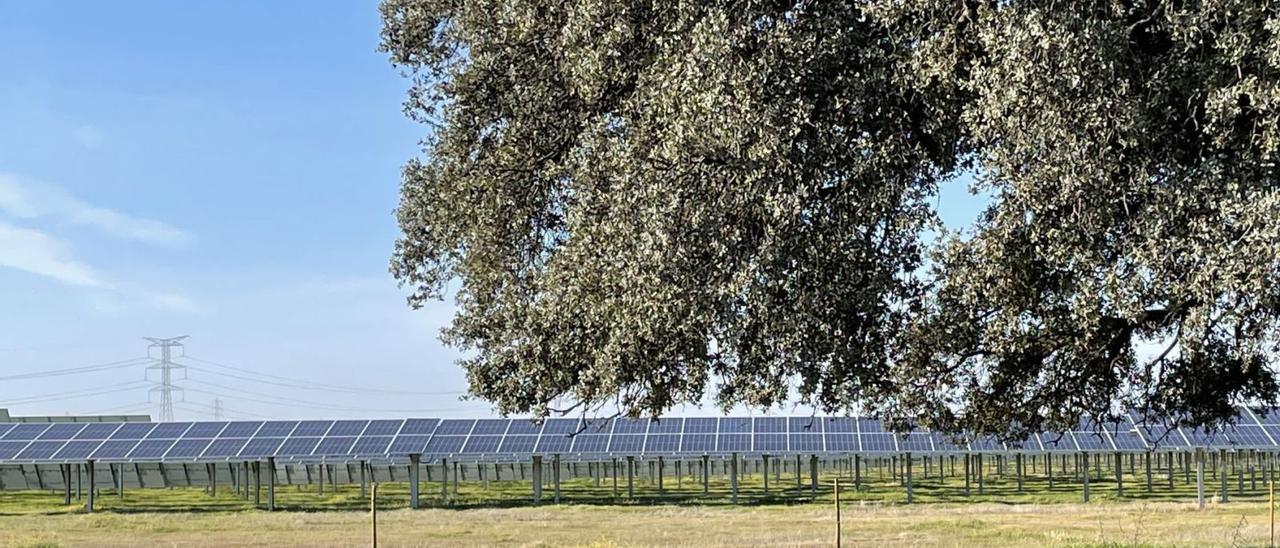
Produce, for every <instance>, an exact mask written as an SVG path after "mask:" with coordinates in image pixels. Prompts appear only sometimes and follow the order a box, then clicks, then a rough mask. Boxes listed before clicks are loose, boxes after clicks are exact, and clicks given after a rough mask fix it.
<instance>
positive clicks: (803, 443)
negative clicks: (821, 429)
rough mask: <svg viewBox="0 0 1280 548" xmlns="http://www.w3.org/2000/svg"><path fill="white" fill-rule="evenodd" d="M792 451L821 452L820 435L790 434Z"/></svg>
mask: <svg viewBox="0 0 1280 548" xmlns="http://www.w3.org/2000/svg"><path fill="white" fill-rule="evenodd" d="M789 440H790V442H791V450H792V451H819V452H820V451H822V450H823V446H822V434H808V433H801V434H795V433H793V434H791V436H790V437H789Z"/></svg>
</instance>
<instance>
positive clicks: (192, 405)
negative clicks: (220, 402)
mask: <svg viewBox="0 0 1280 548" xmlns="http://www.w3.org/2000/svg"><path fill="white" fill-rule="evenodd" d="M173 405H174V407H176V408H178V409H182V410H183V411H187V412H189V413H199V414H200V415H205V416H213V415H214V413H213V412H211V411H210V410H209V406H207V405H205V404H202V403H198V402H192V401H185V402H174V404H173ZM222 414H224V415H226V418H231V419H238V420H253V419H273V420H274V419H277V417H272V416H270V415H263V414H261V413H248V412H244V413H242V412H240V411H229V410H227V409H225V408H224V409H223V410H222ZM215 420H218V419H216V417H215Z"/></svg>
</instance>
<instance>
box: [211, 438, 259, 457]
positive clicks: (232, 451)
mask: <svg viewBox="0 0 1280 548" xmlns="http://www.w3.org/2000/svg"><path fill="white" fill-rule="evenodd" d="M248 442H249V440H247V439H244V438H222V439H218V440H213V443H210V444H209V448H208V449H206V450H205V452H204V456H205V457H213V458H227V457H234V456H236V455H239V454H240V450H241V449H244V445H245V444H246V443H248Z"/></svg>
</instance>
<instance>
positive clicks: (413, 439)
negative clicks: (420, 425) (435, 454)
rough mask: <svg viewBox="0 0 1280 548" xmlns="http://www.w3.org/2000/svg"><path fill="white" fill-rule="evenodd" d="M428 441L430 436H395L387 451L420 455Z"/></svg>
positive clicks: (394, 453) (395, 453)
mask: <svg viewBox="0 0 1280 548" xmlns="http://www.w3.org/2000/svg"><path fill="white" fill-rule="evenodd" d="M429 441H431V436H405V435H400V436H396V439H395V441H393V442H391V448H390V449H388V450H387V452H388V453H391V454H393V455H421V454H422V453H423V452H424V451H426V449H427V442H429Z"/></svg>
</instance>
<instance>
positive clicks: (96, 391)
mask: <svg viewBox="0 0 1280 548" xmlns="http://www.w3.org/2000/svg"><path fill="white" fill-rule="evenodd" d="M143 384H146V381H129V382H126V383H120V384H114V385H106V386H100V387H97V388H92V389H86V390H77V391H73V392H58V393H54V394H43V395H40V396H30V397H27V398H20V399H16V400H10V401H5V402H0V405H28V404H32V403H44V402H50V401H61V400H70V399H75V398H87V397H90V396H100V395H102V394H114V393H116V392H124V391H126V390H134V389H136V388H140V387H141V385H143ZM113 386H120V387H123V388H117V389H115V390H101V389H102V388H109V387H113Z"/></svg>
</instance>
